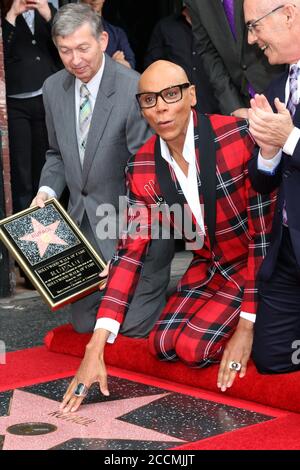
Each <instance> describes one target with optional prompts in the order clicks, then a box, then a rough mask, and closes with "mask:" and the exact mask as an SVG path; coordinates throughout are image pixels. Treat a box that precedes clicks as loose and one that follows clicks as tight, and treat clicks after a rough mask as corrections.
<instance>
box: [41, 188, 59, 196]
mask: <svg viewBox="0 0 300 470" xmlns="http://www.w3.org/2000/svg"><path fill="white" fill-rule="evenodd" d="M41 191H43V192H44V193H47V194H48V195H49V196H50V197H55V198H57V194H56V192H55V191H54V190H53V189H51V188H49V186H41V187H40V188H39V190H38V192H41Z"/></svg>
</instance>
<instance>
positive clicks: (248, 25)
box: [246, 5, 285, 33]
mask: <svg viewBox="0 0 300 470" xmlns="http://www.w3.org/2000/svg"><path fill="white" fill-rule="evenodd" d="M283 7H285V5H280V6H279V7H276V8H274V10H272V11H269V13H266V14H265V15H263V16H261V17H260V18H258V19H257V20H254V21H247V23H246V28H247V30H248V32H249V33H253V31H255V29H256V27H257V26H258V25H257V23H258V22H259V21H261V20H263V19H264V18H266V17H267V16H269V15H272V13H275V11H277V10H280V9H281V8H283Z"/></svg>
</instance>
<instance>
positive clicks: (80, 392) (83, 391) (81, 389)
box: [73, 383, 89, 397]
mask: <svg viewBox="0 0 300 470" xmlns="http://www.w3.org/2000/svg"><path fill="white" fill-rule="evenodd" d="M88 392H89V389H88V387H87V386H86V385H84V384H83V383H79V384H78V385H77V387H76V388H75V390H74V392H73V395H75V396H76V397H86V396H87V394H88Z"/></svg>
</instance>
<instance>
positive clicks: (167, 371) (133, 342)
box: [45, 325, 300, 413]
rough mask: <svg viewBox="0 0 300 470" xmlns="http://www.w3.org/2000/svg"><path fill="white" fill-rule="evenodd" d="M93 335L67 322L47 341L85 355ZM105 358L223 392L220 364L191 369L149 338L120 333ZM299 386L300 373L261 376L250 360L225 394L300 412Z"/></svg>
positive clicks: (52, 348)
mask: <svg viewBox="0 0 300 470" xmlns="http://www.w3.org/2000/svg"><path fill="white" fill-rule="evenodd" d="M89 338H90V335H88V334H78V333H76V332H75V331H74V330H73V329H72V327H71V326H70V325H63V326H61V327H58V328H56V329H54V330H53V331H50V332H49V333H48V335H47V336H46V338H45V343H46V346H47V347H48V348H49V350H50V351H53V352H56V353H61V354H68V355H73V356H77V357H82V356H83V354H84V350H85V345H86V343H87V342H88V340H89ZM105 360H106V363H107V365H110V366H115V367H118V368H122V369H125V370H129V371H134V372H139V373H142V374H146V375H148V376H153V377H157V378H159V379H165V380H169V381H170V382H175V383H180V384H184V385H187V386H192V387H200V388H202V389H205V390H210V391H213V392H218V393H220V392H219V390H218V389H217V386H216V381H217V373H218V366H211V367H209V368H206V369H191V368H188V367H186V366H185V365H183V364H180V363H169V362H161V361H158V360H157V359H155V358H154V357H152V356H151V355H150V353H149V351H148V346H147V340H146V339H132V338H126V337H124V336H121V335H119V336H118V338H117V340H116V342H115V344H114V345H108V346H107V347H106V354H105ZM299 388H300V372H295V373H291V374H280V375H261V374H258V373H257V371H256V369H255V367H254V365H253V363H250V364H249V367H248V372H247V375H246V377H245V378H243V379H237V380H236V381H235V383H234V385H233V387H232V388H231V389H229V390H227V391H226V393H225V396H230V397H236V398H239V399H243V400H248V401H252V402H255V403H259V404H262V405H267V406H271V407H274V408H280V409H284V410H289V411H293V412H298V413H299V412H300V400H299Z"/></svg>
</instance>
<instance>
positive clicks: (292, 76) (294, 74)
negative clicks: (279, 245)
mask: <svg viewBox="0 0 300 470" xmlns="http://www.w3.org/2000/svg"><path fill="white" fill-rule="evenodd" d="M299 73H300V69H299V67H298V65H292V66H291V68H290V73H289V82H290V94H289V99H288V102H287V105H286V107H287V109H288V110H289V112H290V113H291V116H292V117H294V114H295V112H296V107H297V105H298V77H299ZM282 223H283V225H284V226H285V227H287V226H288V217H287V211H286V201H284V202H283V209H282Z"/></svg>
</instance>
